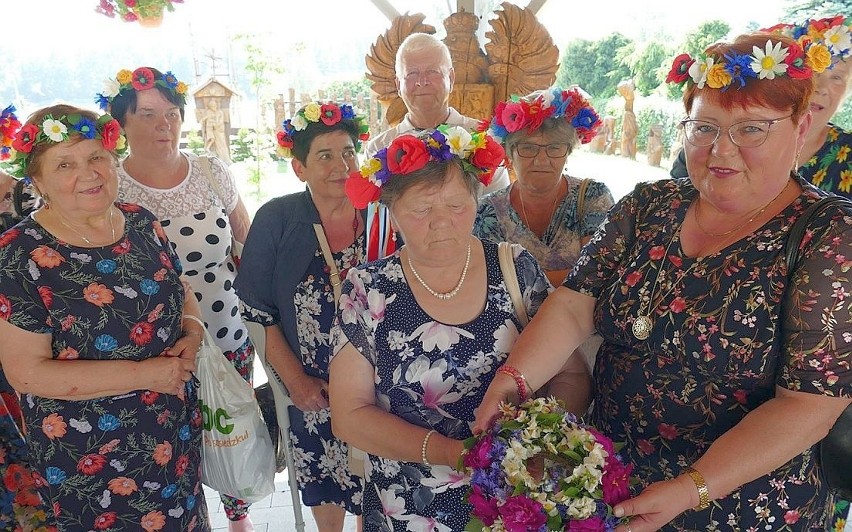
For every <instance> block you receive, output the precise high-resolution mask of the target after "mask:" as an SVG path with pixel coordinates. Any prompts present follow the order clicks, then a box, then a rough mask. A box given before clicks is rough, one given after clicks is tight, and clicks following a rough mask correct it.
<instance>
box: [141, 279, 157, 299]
mask: <svg viewBox="0 0 852 532" xmlns="http://www.w3.org/2000/svg"><path fill="white" fill-rule="evenodd" d="M139 289H140V290H142V293H143V294H145V295H146V296H153V295H154V294H156V293H157V292H159V291H160V285H159V284H158V283H157V282H156V281H154V280H153V279H142V280H141V281H139Z"/></svg>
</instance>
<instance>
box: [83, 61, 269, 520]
mask: <svg viewBox="0 0 852 532" xmlns="http://www.w3.org/2000/svg"><path fill="white" fill-rule="evenodd" d="M186 92H187V88H186V85H185V84H183V83H181V82H179V81H178V80H177V79H176V78H175V76H174V74H172V73H171V72H166V73H165V74H163V73H161V72H160V71H159V70H157V69H155V68H148V67H140V68H137V69H136V70H134V71H133V72H130V71H129V70H122V71H120V72H119V73H118V74H117V75H116V77H115V79H114V80H111V82H110V83H109V84H108V90H107V92H106V94H102V95H99V98H98V101H99V102H100V103H101V105H102V106H103V107H104V108H108V109H109V111H110V113H112V115H113V116H114V117H115V118H116V120H118V122H119V123H120V124H121V126H122V127H123V128H124V133H125V135H127V143H128V145H129V147H130V155H129V156H128V157H127V158H125V159H124V160H123V161H121V166H120V167H119V170H118V177H119V189H118V197H119V198H120V199H121V200H124V201H132V202H133V203H138V204H140V205H142V206H144V207H145V208H146V209H149V210H151V212H153V213H154V214H155V215H156V216H157V218H158V219H159V220H160V222H161V224H162V226H163V229H164V230H165V231H166V235H168V237H169V240H170V241H171V243H172V245H173V246H174V248H175V252H176V253H177V255H178V257H180V261H181V264H183V267H184V268H186V271H185V274H186V276H187V278H188V279H189V280H190V282H191V283H192V288H193V289H194V290H195V296H196V297H197V298H198V301H199V303H200V304H201V315H202V318H203V319H204V323H205V325H206V326H207V330H209V331H210V334H211V335H212V336H213V338H214V339H215V340H216V344H217V345H218V346H219V347H220V348H221V349H222V352H223V353H224V354H225V356H226V357H227V358H228V360H230V361H231V362H232V363H233V364H234V367H236V368H237V371H239V373H240V375H242V376H243V378H244V379H246V380H247V381H249V382H251V375H252V362H253V356H254V348H253V346H252V344H251V342H250V341H249V338H248V331H247V330H246V327H245V324H244V323H243V322H242V320H241V319H240V316H239V311H238V308H239V300H238V298H237V294H236V293H235V292H234V289H233V282H234V279H235V278H236V275H237V274H236V265H235V264H234V259H233V257H232V255H231V251H232V250H231V244H232V240H236V241H237V242H243V241H245V238H246V234H247V233H248V228H249V224H250V220H249V215H248V212H247V211H246V208H245V206H244V205H243V202H242V200H241V199H240V194H239V192H238V191H237V188H236V185H235V183H234V178H233V176H232V175H231V173H230V172H229V171H228V168H227V166H225V165H224V163H222V161H220V160H219V159H217V158H215V157H206V156H205V157H198V156H196V155H193V154H191V153H185V152H182V151H180V150H179V144H180V132H181V127H182V126H183V119H184V108H185V106H186ZM220 495H221V499H222V504H223V505H224V508H225V514H226V515H227V517H228V525H229V529H230V530H232V531H235V530H252V529H253V527H252V523H251V520H250V519H249V517H248V510H249V504H248V503H246V502H243V501H242V500H240V499H238V498H236V497H233V496H232V495H228V494H224V493H222V494H220Z"/></svg>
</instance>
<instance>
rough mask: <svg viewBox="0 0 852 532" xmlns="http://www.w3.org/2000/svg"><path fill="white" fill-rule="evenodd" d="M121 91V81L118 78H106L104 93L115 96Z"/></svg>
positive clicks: (111, 96)
mask: <svg viewBox="0 0 852 532" xmlns="http://www.w3.org/2000/svg"><path fill="white" fill-rule="evenodd" d="M119 91H121V83H119V82H118V80H117V79H114V78H113V79H105V80H104V90H103V95H104V96H107V97H109V98H115V97H116V96H118V93H119Z"/></svg>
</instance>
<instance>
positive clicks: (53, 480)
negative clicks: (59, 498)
mask: <svg viewBox="0 0 852 532" xmlns="http://www.w3.org/2000/svg"><path fill="white" fill-rule="evenodd" d="M44 478H45V479H46V480H47V483H48V484H50V485H52V486H55V485H56V484H61V483H62V482H64V481H65V479H66V478H68V475H67V474H65V471H63V470H61V469H59V468H58V467H54V466H50V467H48V468H47V469H45V470H44Z"/></svg>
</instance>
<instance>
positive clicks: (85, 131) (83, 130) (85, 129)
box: [71, 117, 98, 139]
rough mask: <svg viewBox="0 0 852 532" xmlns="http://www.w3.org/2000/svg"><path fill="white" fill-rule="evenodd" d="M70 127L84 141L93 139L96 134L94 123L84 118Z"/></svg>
mask: <svg viewBox="0 0 852 532" xmlns="http://www.w3.org/2000/svg"><path fill="white" fill-rule="evenodd" d="M71 127H72V128H73V129H74V130H75V131H77V133H79V134H80V136H81V137H83V138H84V139H93V138H95V135H97V133H98V130H97V126H96V125H95V123H94V122H92V121H91V120H89V119H88V118H86V117H82V118H80V121H79V122H77V123H76V124H74V125H72V126H71Z"/></svg>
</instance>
